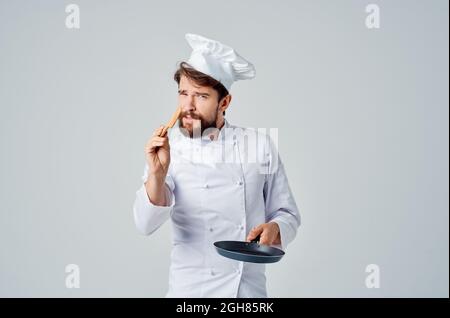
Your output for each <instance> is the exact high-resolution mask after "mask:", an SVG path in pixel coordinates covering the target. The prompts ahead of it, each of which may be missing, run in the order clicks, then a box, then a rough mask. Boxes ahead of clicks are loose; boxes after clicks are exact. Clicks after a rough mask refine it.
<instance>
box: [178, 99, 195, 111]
mask: <svg viewBox="0 0 450 318" xmlns="http://www.w3.org/2000/svg"><path fill="white" fill-rule="evenodd" d="M181 110H182V111H183V112H194V111H195V98H194V96H193V95H189V96H188V97H187V98H186V99H185V102H184V103H183V105H182V107H181Z"/></svg>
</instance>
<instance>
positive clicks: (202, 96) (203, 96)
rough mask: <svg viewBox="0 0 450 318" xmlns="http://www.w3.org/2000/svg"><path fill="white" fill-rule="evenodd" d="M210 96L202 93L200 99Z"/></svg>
mask: <svg viewBox="0 0 450 318" xmlns="http://www.w3.org/2000/svg"><path fill="white" fill-rule="evenodd" d="M207 98H208V96H206V95H200V99H207Z"/></svg>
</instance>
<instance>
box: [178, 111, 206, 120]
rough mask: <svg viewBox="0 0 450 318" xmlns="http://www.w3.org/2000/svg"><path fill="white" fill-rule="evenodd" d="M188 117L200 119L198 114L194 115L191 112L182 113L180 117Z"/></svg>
mask: <svg viewBox="0 0 450 318" xmlns="http://www.w3.org/2000/svg"><path fill="white" fill-rule="evenodd" d="M187 116H190V117H191V118H192V119H202V117H201V116H200V115H199V114H195V113H193V112H191V111H182V112H181V115H180V117H181V118H183V117H187Z"/></svg>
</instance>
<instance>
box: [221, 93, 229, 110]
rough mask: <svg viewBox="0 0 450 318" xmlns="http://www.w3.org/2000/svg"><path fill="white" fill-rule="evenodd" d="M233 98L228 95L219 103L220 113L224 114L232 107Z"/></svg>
mask: <svg viewBox="0 0 450 318" xmlns="http://www.w3.org/2000/svg"><path fill="white" fill-rule="evenodd" d="M231 98H232V96H231V95H230V94H228V95H227V96H225V97H224V98H222V100H221V101H220V102H219V109H220V112H221V113H223V112H224V111H225V110H226V109H227V108H228V106H230V103H231Z"/></svg>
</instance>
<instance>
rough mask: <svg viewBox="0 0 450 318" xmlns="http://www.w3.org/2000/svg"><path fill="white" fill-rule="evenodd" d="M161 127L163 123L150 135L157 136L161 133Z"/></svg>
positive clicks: (162, 127)
mask: <svg viewBox="0 0 450 318" xmlns="http://www.w3.org/2000/svg"><path fill="white" fill-rule="evenodd" d="M163 129H164V125H161V126H159V127H158V128H157V129H155V131H154V132H153V135H152V136H159V134H160V133H161V131H162V130H163Z"/></svg>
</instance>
